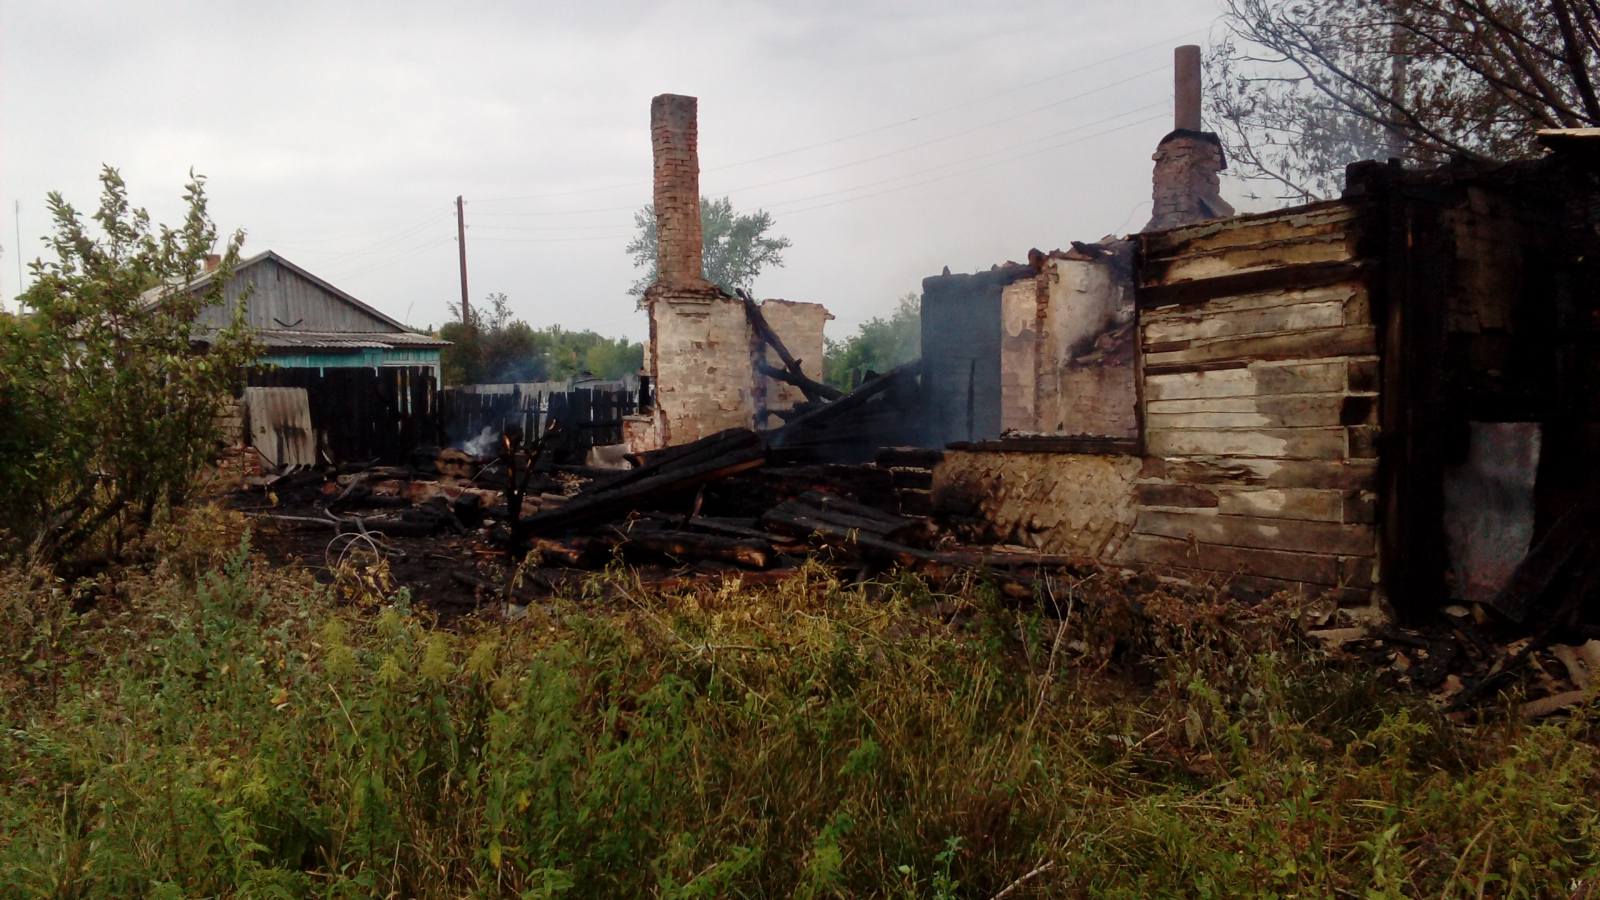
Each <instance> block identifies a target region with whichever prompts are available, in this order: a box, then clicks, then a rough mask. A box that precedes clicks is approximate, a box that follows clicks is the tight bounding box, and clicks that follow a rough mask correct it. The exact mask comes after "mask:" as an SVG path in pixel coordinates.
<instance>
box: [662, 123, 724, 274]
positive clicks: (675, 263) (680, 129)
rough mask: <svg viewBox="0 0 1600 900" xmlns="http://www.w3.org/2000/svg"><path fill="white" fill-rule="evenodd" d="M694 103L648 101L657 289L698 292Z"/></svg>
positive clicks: (697, 152) (700, 266) (699, 249)
mask: <svg viewBox="0 0 1600 900" xmlns="http://www.w3.org/2000/svg"><path fill="white" fill-rule="evenodd" d="M696 105H697V102H696V100H695V98H693V97H685V96H682V95H680V94H661V95H659V96H657V97H656V98H655V99H653V100H651V101H650V145H651V149H652V150H653V152H654V156H655V210H656V287H659V288H664V289H669V290H680V289H690V290H703V289H708V288H710V284H709V283H707V282H706V280H705V267H704V263H703V261H702V258H701V257H702V253H703V252H704V251H703V248H702V244H701V240H702V239H701V235H700V149H699V137H698V131H699V127H698V123H697V121H696V109H695V108H696Z"/></svg>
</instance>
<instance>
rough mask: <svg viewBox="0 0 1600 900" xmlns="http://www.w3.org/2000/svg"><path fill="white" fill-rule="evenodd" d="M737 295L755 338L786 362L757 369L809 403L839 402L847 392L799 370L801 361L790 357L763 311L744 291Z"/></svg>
mask: <svg viewBox="0 0 1600 900" xmlns="http://www.w3.org/2000/svg"><path fill="white" fill-rule="evenodd" d="M738 293H739V299H740V300H741V301H743V303H744V314H745V318H747V319H749V320H750V328H751V330H752V331H754V332H755V333H756V336H757V337H759V338H761V340H762V341H763V342H765V343H766V345H767V346H769V347H771V348H772V350H773V352H775V353H777V354H778V359H780V360H782V361H783V368H782V369H778V368H777V367H775V366H770V365H767V364H766V363H764V362H763V363H760V364H759V365H758V368H759V369H760V370H761V371H762V372H763V373H764V374H766V375H768V376H769V377H771V378H776V379H778V380H779V381H783V382H786V383H788V384H792V385H794V386H795V387H797V388H799V389H800V392H801V393H803V394H805V395H806V399H807V400H810V401H812V402H816V401H818V400H837V399H839V398H840V397H843V396H844V392H843V391H841V390H839V389H838V388H836V387H833V386H831V385H826V384H823V383H821V382H819V381H814V380H812V379H811V378H810V377H808V376H807V375H806V373H805V372H804V371H803V370H802V369H801V368H800V361H799V360H797V359H795V358H794V354H792V353H790V352H789V348H788V347H786V346H784V344H783V339H782V338H780V337H778V333H777V332H776V331H773V330H772V326H771V325H770V324H768V322H767V317H766V315H765V314H763V313H762V312H761V307H760V306H759V305H757V303H756V301H755V298H753V297H751V296H750V294H749V293H748V292H746V291H745V290H743V289H742V288H741V289H740V290H739V292H738Z"/></svg>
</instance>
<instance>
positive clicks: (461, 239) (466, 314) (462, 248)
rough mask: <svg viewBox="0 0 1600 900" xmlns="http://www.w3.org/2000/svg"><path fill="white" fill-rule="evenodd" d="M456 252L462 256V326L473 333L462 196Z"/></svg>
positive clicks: (459, 198) (464, 210)
mask: <svg viewBox="0 0 1600 900" xmlns="http://www.w3.org/2000/svg"><path fill="white" fill-rule="evenodd" d="M456 250H457V251H459V252H460V254H461V325H462V327H464V328H465V329H466V330H467V333H468V334H471V333H472V307H471V305H470V301H468V299H467V213H466V204H464V203H463V202H462V201H461V195H460V194H457V195H456Z"/></svg>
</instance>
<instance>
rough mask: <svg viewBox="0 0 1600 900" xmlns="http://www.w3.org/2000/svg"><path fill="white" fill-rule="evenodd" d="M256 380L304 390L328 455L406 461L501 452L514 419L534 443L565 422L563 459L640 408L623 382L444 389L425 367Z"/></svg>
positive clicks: (279, 373) (613, 433)
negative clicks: (420, 455)
mask: <svg viewBox="0 0 1600 900" xmlns="http://www.w3.org/2000/svg"><path fill="white" fill-rule="evenodd" d="M245 383H246V384H247V385H248V386H250V387H291V388H304V389H305V391H306V399H307V402H308V405H309V406H310V412H311V427H312V430H313V431H314V432H315V434H316V454H317V457H318V459H319V460H320V461H323V462H336V463H346V462H369V461H372V460H379V461H382V462H390V463H399V462H404V461H406V460H407V459H408V458H410V456H411V454H412V452H413V451H415V450H418V449H426V448H436V447H467V445H469V444H472V443H473V442H474V441H477V442H478V443H477V445H475V446H470V447H467V449H468V450H469V452H473V453H478V454H483V455H487V454H492V453H495V452H496V450H497V448H498V446H499V441H500V432H501V430H502V429H504V428H505V427H507V426H510V425H515V426H517V427H520V428H521V429H522V433H523V434H524V435H526V436H527V437H528V438H529V439H530V440H532V439H534V438H536V437H538V436H539V435H541V434H544V433H545V431H546V429H548V428H549V427H550V425H551V424H552V423H555V424H557V425H559V428H558V429H557V431H556V434H555V437H553V438H552V441H551V443H550V445H549V449H550V450H551V451H553V455H554V456H555V457H559V458H567V459H574V458H581V457H582V455H583V454H585V453H587V452H588V450H589V448H590V447H593V446H596V445H600V444H616V443H621V441H622V419H623V417H624V416H627V415H631V414H633V413H634V412H635V411H637V410H638V396H637V395H636V394H635V393H634V392H633V391H629V390H627V389H625V388H619V387H611V386H607V387H603V388H573V389H571V390H566V391H558V390H533V391H523V390H521V389H519V388H514V389H512V390H511V391H509V392H506V393H478V392H474V391H468V390H461V389H456V388H451V389H446V390H440V389H439V388H438V385H437V384H435V382H434V378H433V369H431V368H429V367H427V366H409V367H404V366H393V367H389V366H386V367H383V368H379V369H373V368H368V367H360V368H357V367H351V368H325V369H293V368H259V369H251V370H250V371H249V372H248V373H247V375H246V380H245Z"/></svg>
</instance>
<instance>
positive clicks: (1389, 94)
mask: <svg viewBox="0 0 1600 900" xmlns="http://www.w3.org/2000/svg"><path fill="white" fill-rule="evenodd" d="M1222 8H1223V18H1222V22H1223V26H1224V28H1225V29H1226V32H1225V35H1224V36H1223V38H1222V39H1221V40H1220V41H1217V42H1215V43H1214V44H1213V46H1212V50H1211V53H1210V56H1209V59H1208V65H1207V81H1208V84H1207V90H1206V97H1207V105H1208V119H1209V120H1210V122H1211V123H1212V127H1214V128H1216V129H1217V131H1218V132H1219V134H1220V135H1221V136H1222V138H1223V144H1224V147H1225V149H1226V150H1227V153H1228V157H1229V162H1230V164H1231V166H1232V167H1233V168H1234V170H1235V171H1237V172H1239V173H1240V174H1242V176H1243V177H1244V178H1245V179H1246V180H1247V181H1251V182H1255V183H1257V184H1264V185H1267V186H1269V188H1270V189H1271V191H1272V193H1273V194H1274V195H1275V196H1276V197H1277V198H1279V199H1281V200H1285V201H1289V202H1301V201H1304V200H1307V199H1311V198H1315V197H1327V196H1332V195H1335V194H1337V193H1338V192H1339V190H1340V188H1341V187H1342V185H1343V175H1344V166H1345V164H1346V163H1349V162H1352V161H1355V160H1360V159H1370V158H1386V157H1389V156H1397V157H1403V158H1405V159H1406V160H1408V161H1410V162H1414V163H1423V164H1431V163H1437V162H1440V161H1443V160H1445V159H1447V158H1449V157H1452V156H1461V157H1468V158H1478V159H1515V158H1519V157H1525V156H1528V155H1530V154H1535V153H1537V152H1539V148H1538V147H1537V146H1536V144H1535V142H1534V139H1533V138H1534V132H1535V131H1536V130H1538V129H1540V128H1556V127H1580V126H1583V127H1588V126H1597V125H1600V100H1597V98H1596V92H1595V87H1594V66H1595V64H1596V61H1597V59H1600V4H1597V3H1595V2H1594V0H1328V2H1323V3H1311V2H1306V0H1223V3H1222Z"/></svg>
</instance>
